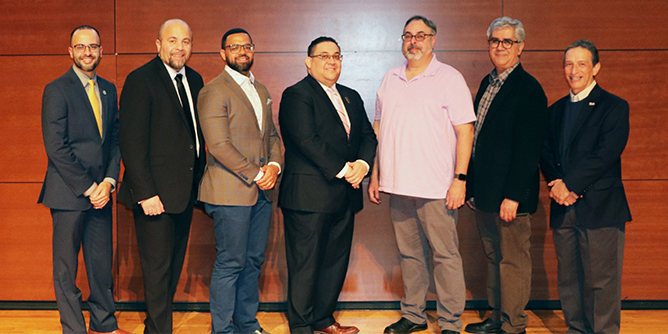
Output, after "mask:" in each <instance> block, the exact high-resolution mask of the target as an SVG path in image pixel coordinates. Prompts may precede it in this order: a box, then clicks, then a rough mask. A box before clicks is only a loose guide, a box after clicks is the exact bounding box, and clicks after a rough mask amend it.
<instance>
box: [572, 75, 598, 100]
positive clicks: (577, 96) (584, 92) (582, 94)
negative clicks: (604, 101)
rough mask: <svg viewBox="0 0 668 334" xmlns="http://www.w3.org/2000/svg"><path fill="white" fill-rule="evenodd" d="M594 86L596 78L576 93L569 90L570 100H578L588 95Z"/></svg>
mask: <svg viewBox="0 0 668 334" xmlns="http://www.w3.org/2000/svg"><path fill="white" fill-rule="evenodd" d="M594 87H596V80H594V81H593V82H592V83H591V84H590V85H589V86H587V88H585V89H583V90H582V91H581V92H579V93H577V94H573V91H572V90H571V93H570V95H571V102H580V101H582V100H584V99H586V98H587V96H589V93H591V91H592V89H594Z"/></svg>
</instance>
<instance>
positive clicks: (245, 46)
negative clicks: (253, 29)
mask: <svg viewBox="0 0 668 334" xmlns="http://www.w3.org/2000/svg"><path fill="white" fill-rule="evenodd" d="M225 47H226V48H229V49H230V52H232V53H239V51H240V50H241V49H242V48H243V49H244V51H246V52H253V50H255V44H230V45H225Z"/></svg>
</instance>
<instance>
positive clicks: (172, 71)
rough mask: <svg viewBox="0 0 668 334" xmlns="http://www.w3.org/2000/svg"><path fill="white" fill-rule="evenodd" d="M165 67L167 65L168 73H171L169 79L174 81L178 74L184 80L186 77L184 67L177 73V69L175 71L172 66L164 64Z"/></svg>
mask: <svg viewBox="0 0 668 334" xmlns="http://www.w3.org/2000/svg"><path fill="white" fill-rule="evenodd" d="M162 64H163V65H165V68H166V69H167V72H169V77H170V78H171V79H172V80H174V79H176V75H177V74H179V73H180V74H181V75H182V76H183V77H184V78H185V77H186V67H185V66H183V67H181V69H180V70H179V71H178V72H177V71H176V70H175V69H173V68H172V67H171V66H169V65H167V64H165V62H164V61H163V62H162Z"/></svg>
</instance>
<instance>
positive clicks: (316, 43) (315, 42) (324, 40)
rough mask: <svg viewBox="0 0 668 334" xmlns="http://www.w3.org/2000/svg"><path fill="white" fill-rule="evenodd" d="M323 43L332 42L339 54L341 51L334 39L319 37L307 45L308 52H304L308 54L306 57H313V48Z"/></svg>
mask: <svg viewBox="0 0 668 334" xmlns="http://www.w3.org/2000/svg"><path fill="white" fill-rule="evenodd" d="M323 42H332V43H334V44H336V47H337V48H339V52H340V51H341V47H340V46H339V43H337V42H336V40H334V38H331V37H328V36H320V37H318V38H316V39H314V40H313V41H312V42H311V44H309V46H308V50H307V51H306V52H307V53H308V55H309V56H312V55H313V50H314V49H315V47H316V46H317V45H318V44H320V43H323Z"/></svg>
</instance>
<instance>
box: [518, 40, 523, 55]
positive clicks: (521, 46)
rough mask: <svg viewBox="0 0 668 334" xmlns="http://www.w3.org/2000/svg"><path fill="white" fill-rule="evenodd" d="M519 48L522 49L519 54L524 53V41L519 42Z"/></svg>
mask: <svg viewBox="0 0 668 334" xmlns="http://www.w3.org/2000/svg"><path fill="white" fill-rule="evenodd" d="M517 48H519V49H520V52H519V53H518V54H517V55H518V56H519V55H521V54H522V50H524V42H522V43H519V44H517Z"/></svg>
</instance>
